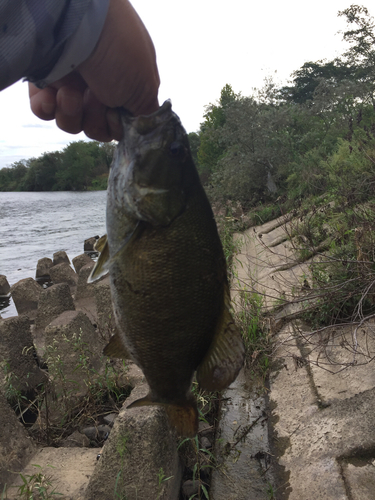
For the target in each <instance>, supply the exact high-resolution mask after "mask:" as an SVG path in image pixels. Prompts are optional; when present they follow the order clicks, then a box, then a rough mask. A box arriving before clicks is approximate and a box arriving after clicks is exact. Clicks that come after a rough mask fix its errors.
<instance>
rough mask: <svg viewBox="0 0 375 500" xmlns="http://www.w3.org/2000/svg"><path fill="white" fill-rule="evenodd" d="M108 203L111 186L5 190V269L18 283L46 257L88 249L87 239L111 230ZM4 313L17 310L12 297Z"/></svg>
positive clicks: (1, 235) (1, 199)
mask: <svg viewBox="0 0 375 500" xmlns="http://www.w3.org/2000/svg"><path fill="white" fill-rule="evenodd" d="M105 205H106V191H89V192H72V191H57V192H41V193H0V274H4V275H5V276H6V277H7V279H8V281H9V284H10V285H13V284H14V283H16V282H17V281H19V280H21V279H23V278H28V277H32V278H35V270H36V265H37V262H38V260H39V259H41V258H42V257H49V258H51V259H52V257H53V254H54V253H55V252H58V251H59V250H65V251H66V253H67V254H68V256H69V258H70V260H72V258H73V257H76V256H77V255H79V254H81V253H83V243H84V240H85V239H87V238H90V237H91V236H96V235H99V236H102V235H103V234H104V233H105ZM0 314H1V316H2V317H3V318H6V317H9V316H14V315H16V314H17V312H16V309H15V307H14V304H13V303H12V301H11V302H10V303H9V304H7V305H6V306H5V308H4V304H3V306H1V305H0Z"/></svg>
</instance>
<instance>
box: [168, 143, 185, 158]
mask: <svg viewBox="0 0 375 500" xmlns="http://www.w3.org/2000/svg"><path fill="white" fill-rule="evenodd" d="M169 151H170V153H171V155H172V156H174V157H176V158H177V157H179V156H183V155H185V148H184V145H183V144H182V143H181V142H177V141H175V142H172V143H171V145H170V146H169Z"/></svg>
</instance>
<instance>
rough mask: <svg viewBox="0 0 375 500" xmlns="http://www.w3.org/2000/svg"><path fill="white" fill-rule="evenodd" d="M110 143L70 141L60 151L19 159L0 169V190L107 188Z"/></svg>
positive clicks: (111, 147)
mask: <svg viewBox="0 0 375 500" xmlns="http://www.w3.org/2000/svg"><path fill="white" fill-rule="evenodd" d="M114 148H115V146H114V144H113V143H105V142H96V141H90V142H86V141H76V142H71V143H70V144H69V145H68V146H66V147H65V148H64V149H63V150H62V151H54V152H49V153H44V154H42V155H41V156H39V157H38V158H30V159H28V160H20V161H17V162H15V163H13V164H12V165H10V167H6V168H3V169H1V170H0V191H85V190H88V189H95V190H99V189H106V188H107V178H108V171H109V167H110V165H111V162H112V156H113V151H114Z"/></svg>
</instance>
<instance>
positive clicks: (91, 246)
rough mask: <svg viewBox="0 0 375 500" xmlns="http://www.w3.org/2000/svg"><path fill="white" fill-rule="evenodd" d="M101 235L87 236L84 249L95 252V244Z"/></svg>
mask: <svg viewBox="0 0 375 500" xmlns="http://www.w3.org/2000/svg"><path fill="white" fill-rule="evenodd" d="M98 239H99V236H92V237H91V238H87V240H85V242H84V244H83V250H84V251H85V252H95V249H94V245H95V243H96V242H97V241H98Z"/></svg>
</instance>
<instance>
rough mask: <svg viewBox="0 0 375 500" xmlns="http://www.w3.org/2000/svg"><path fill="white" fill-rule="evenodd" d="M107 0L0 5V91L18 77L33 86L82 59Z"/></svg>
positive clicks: (14, 0)
mask: <svg viewBox="0 0 375 500" xmlns="http://www.w3.org/2000/svg"><path fill="white" fill-rule="evenodd" d="M108 4H109V0H0V90H2V89H4V88H5V87H8V86H9V85H12V83H15V82H16V81H18V80H19V79H20V78H22V77H25V78H26V79H27V80H30V81H32V82H34V83H35V84H36V85H37V86H39V87H44V86H46V85H48V84H49V83H51V82H53V81H56V80H57V79H59V78H62V77H63V76H65V75H66V74H68V73H70V72H71V71H72V69H74V68H75V67H76V66H77V65H78V64H79V63H81V62H82V61H84V60H85V59H87V57H88V56H89V55H90V53H91V52H92V50H93V49H94V47H95V45H96V42H97V41H98V38H99V35H100V33H101V30H102V28H103V25H104V21H105V17H106V14H107V10H108Z"/></svg>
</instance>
